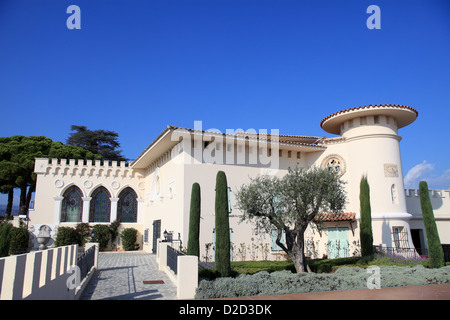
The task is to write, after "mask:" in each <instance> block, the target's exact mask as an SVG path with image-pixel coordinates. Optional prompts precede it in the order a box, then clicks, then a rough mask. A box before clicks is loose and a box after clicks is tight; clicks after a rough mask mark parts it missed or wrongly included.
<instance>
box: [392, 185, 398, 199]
mask: <svg viewBox="0 0 450 320" xmlns="http://www.w3.org/2000/svg"><path fill="white" fill-rule="evenodd" d="M391 199H392V203H393V204H398V193H397V187H396V186H395V184H393V185H392V186H391Z"/></svg>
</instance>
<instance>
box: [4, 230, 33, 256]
mask: <svg viewBox="0 0 450 320" xmlns="http://www.w3.org/2000/svg"><path fill="white" fill-rule="evenodd" d="M29 239H30V236H29V233H28V229H27V228H26V227H19V228H13V229H12V230H11V243H10V247H9V252H10V253H11V254H20V253H26V251H27V250H28V242H29Z"/></svg>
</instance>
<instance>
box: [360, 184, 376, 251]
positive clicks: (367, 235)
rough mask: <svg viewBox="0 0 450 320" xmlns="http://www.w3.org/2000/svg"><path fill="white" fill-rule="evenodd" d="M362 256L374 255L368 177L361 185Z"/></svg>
mask: <svg viewBox="0 0 450 320" xmlns="http://www.w3.org/2000/svg"><path fill="white" fill-rule="evenodd" d="M359 190H360V191H359V203H360V215H361V218H360V230H359V237H360V239H361V255H362V256H363V257H365V256H371V255H372V254H373V234H372V216H371V215H372V211H371V208H370V187H369V182H368V181H367V176H363V177H362V178H361V182H360V185H359Z"/></svg>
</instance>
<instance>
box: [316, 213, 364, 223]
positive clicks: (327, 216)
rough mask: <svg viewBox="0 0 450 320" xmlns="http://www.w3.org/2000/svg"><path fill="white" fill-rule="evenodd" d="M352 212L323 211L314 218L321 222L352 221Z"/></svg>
mask: <svg viewBox="0 0 450 320" xmlns="http://www.w3.org/2000/svg"><path fill="white" fill-rule="evenodd" d="M355 215H356V214H355V213H354V212H339V213H333V212H325V213H322V214H320V215H318V216H316V220H318V221H322V222H335V221H353V220H355Z"/></svg>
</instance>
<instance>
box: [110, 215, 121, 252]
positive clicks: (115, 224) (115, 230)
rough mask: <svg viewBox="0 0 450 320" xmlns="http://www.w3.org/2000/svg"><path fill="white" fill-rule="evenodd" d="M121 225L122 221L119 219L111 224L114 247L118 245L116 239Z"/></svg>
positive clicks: (112, 244)
mask: <svg viewBox="0 0 450 320" xmlns="http://www.w3.org/2000/svg"><path fill="white" fill-rule="evenodd" d="M119 227H120V221H119V220H114V222H112V223H111V224H110V225H109V234H110V236H111V246H112V247H113V249H114V248H115V246H116V243H115V242H116V239H117V236H118V235H119Z"/></svg>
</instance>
